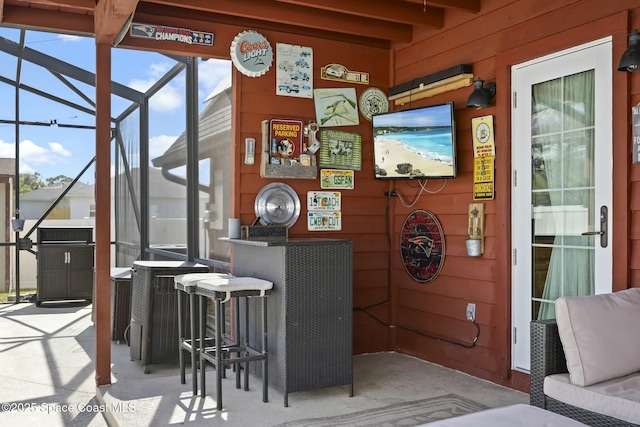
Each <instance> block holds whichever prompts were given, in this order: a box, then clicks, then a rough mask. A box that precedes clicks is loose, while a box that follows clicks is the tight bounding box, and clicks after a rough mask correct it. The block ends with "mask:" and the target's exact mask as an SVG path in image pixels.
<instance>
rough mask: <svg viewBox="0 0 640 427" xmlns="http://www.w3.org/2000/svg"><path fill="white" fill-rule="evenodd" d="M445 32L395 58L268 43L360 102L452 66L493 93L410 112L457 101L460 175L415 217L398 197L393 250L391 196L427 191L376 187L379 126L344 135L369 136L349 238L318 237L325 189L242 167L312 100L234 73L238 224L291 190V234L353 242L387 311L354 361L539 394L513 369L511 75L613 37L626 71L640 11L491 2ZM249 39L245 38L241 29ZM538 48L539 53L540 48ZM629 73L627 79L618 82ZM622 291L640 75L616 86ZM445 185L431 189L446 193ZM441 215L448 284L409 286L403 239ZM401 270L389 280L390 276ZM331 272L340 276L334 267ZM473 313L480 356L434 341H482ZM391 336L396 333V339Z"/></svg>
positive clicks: (638, 247) (362, 334) (629, 268)
mask: <svg viewBox="0 0 640 427" xmlns="http://www.w3.org/2000/svg"><path fill="white" fill-rule="evenodd" d="M446 13H447V18H446V20H445V21H446V27H445V28H444V29H440V30H424V31H419V32H416V33H415V34H414V41H413V42H412V43H411V44H408V45H398V46H395V47H394V48H393V49H392V50H391V51H388V50H386V49H382V48H373V47H363V46H360V45H357V44H350V43H345V42H339V41H333V40H328V39H318V38H311V37H302V36H295V35H291V34H284V33H272V32H263V35H265V36H266V37H267V38H268V39H269V41H270V43H271V44H272V46H273V47H274V49H275V44H276V43H278V42H280V43H289V44H296V45H302V46H309V47H312V48H313V61H314V63H313V74H314V87H316V88H319V87H355V88H356V91H357V94H358V95H359V94H360V93H361V92H362V91H363V90H365V89H366V88H367V87H370V86H373V87H379V88H382V89H383V90H387V89H388V88H389V86H394V85H398V84H402V83H406V82H408V81H410V80H412V79H414V78H417V77H422V76H425V75H428V74H431V73H433V72H436V71H440V70H443V69H446V68H449V67H451V66H454V65H458V64H463V63H468V64H472V65H473V70H474V75H475V76H476V77H480V78H482V79H483V80H485V81H495V82H496V83H497V85H498V94H497V96H496V98H495V101H494V106H492V107H491V108H488V109H485V110H481V111H476V110H470V109H467V108H464V105H465V104H466V99H467V97H468V96H469V94H470V93H471V87H469V88H463V89H459V90H455V91H452V92H448V93H446V94H441V95H437V96H435V97H432V98H427V99H423V100H420V101H416V102H414V103H412V105H405V106H403V108H407V107H418V106H423V105H430V104H436V103H441V102H446V101H453V102H455V104H456V106H457V111H456V121H457V129H456V130H457V136H458V138H457V140H458V177H457V178H456V179H452V180H448V181H447V182H446V186H445V187H444V188H443V189H442V190H441V191H439V192H437V193H435V194H428V195H424V194H423V195H422V196H421V197H420V198H419V199H418V200H417V202H416V203H415V205H413V206H412V207H405V206H403V204H402V203H400V201H399V199H398V198H397V197H394V198H392V199H391V201H390V204H389V206H388V208H389V212H390V215H389V218H390V223H389V227H390V229H391V235H390V236H391V237H390V240H389V241H388V239H387V233H386V229H387V224H386V220H387V203H388V199H387V197H385V196H384V192H385V191H388V190H389V189H390V188H391V187H393V188H394V189H395V191H398V192H400V193H402V194H403V195H404V196H405V198H406V199H408V200H412V199H413V196H414V194H415V193H416V188H415V184H413V185H411V184H408V183H406V182H400V181H395V182H393V181H391V182H387V181H377V180H374V179H373V160H372V152H371V129H370V123H369V122H368V121H367V120H366V119H364V118H363V117H362V116H361V117H360V125H359V126H357V127H348V128H341V129H342V130H347V131H355V132H360V133H362V135H363V159H362V170H361V171H359V172H356V173H355V189H354V190H343V191H342V196H343V208H342V212H343V229H342V231H341V232H335V233H329V232H309V231H307V229H306V222H305V220H304V218H305V214H306V206H305V201H306V199H305V197H306V193H307V191H309V190H319V189H320V184H319V180H318V179H316V180H300V179H290V180H274V179H264V178H261V177H260V175H259V165H258V163H256V164H255V165H251V166H248V165H244V164H243V163H242V159H243V158H244V144H243V143H241V141H244V138H245V137H254V138H256V141H258V144H257V146H258V147H260V141H261V136H260V122H261V121H262V120H264V119H269V118H272V117H279V118H302V119H304V120H305V121H308V120H310V119H314V116H315V113H314V106H313V100H311V99H302V98H293V97H283V96H276V95H275V85H276V82H275V72H274V70H271V71H269V72H268V73H267V74H266V75H265V76H263V77H261V78H249V77H245V76H243V75H241V74H239V73H238V72H237V71H234V73H235V74H234V102H235V104H234V117H235V118H234V124H235V127H234V130H233V135H234V144H235V150H234V152H235V154H236V157H235V158H234V159H233V162H234V165H235V171H234V180H233V181H234V188H235V190H234V202H233V208H232V215H234V216H240V217H241V219H242V223H243V224H247V223H250V222H252V221H253V220H254V219H255V214H254V207H253V206H254V200H255V197H256V195H257V193H258V191H259V190H260V189H261V188H262V187H263V186H264V185H266V184H268V183H270V182H274V181H282V182H286V183H287V184H289V185H291V186H292V187H293V188H294V189H295V190H296V191H297V193H298V194H299V196H300V199H301V201H302V211H301V219H300V220H298V222H297V223H296V224H295V225H294V226H293V227H292V228H291V229H290V230H289V234H290V236H293V237H327V238H344V239H351V240H352V241H353V244H354V273H353V279H354V280H353V283H354V306H355V307H362V306H368V305H371V304H376V303H379V302H386V301H387V297H388V296H390V297H391V301H390V302H388V303H384V304H381V305H379V306H376V307H375V308H373V309H371V310H369V313H370V314H371V315H373V316H375V317H376V318H377V319H378V320H376V318H374V317H372V316H369V315H367V314H366V313H364V312H362V311H356V312H354V351H355V353H366V352H376V351H389V350H395V351H399V352H403V353H408V354H412V355H415V356H417V357H420V358H423V359H426V360H430V361H433V362H436V363H439V364H442V365H444V366H448V367H452V368H454V369H458V370H461V371H464V372H467V373H470V374H472V375H475V376H478V377H481V378H485V379H488V380H490V381H494V382H497V383H501V384H505V385H508V386H511V387H515V388H519V389H522V390H527V389H528V376H527V375H523V374H521V373H517V372H512V371H511V368H510V366H511V362H510V351H511V347H510V331H511V324H510V316H511V313H510V298H511V290H510V289H511V281H510V271H511V265H510V258H511V256H510V253H511V247H510V239H511V236H510V180H511V179H510V173H511V172H510V171H511V169H510V168H511V166H510V156H511V150H510V144H511V142H510V127H509V121H510V98H509V93H510V84H509V77H510V71H509V66H510V65H513V64H517V63H519V62H524V61H526V60H528V59H533V58H535V57H538V56H542V55H544V54H547V53H551V52H553V51H556V50H561V49H563V48H568V47H571V46H573V45H576V44H580V43H584V42H587V41H590V40H594V39H597V38H601V37H604V36H607V35H613V43H614V61H616V62H617V58H619V56H620V55H621V54H622V52H623V51H624V49H626V43H627V39H626V34H627V33H628V32H630V31H631V30H632V29H633V28H636V27H640V7H639V6H638V2H637V0H616V1H610V2H601V1H600V0H558V1H554V2H548V1H542V0H483V2H482V11H481V12H480V13H478V14H475V15H472V14H469V13H466V12H461V11H456V10H453V9H451V10H447V12H446ZM239 31H241V30H239ZM529 49H530V50H529ZM329 63H339V64H343V65H345V66H346V67H347V68H349V69H350V70H353V71H363V72H368V73H370V80H371V84H370V85H369V86H365V85H351V84H345V83H338V82H330V81H325V80H321V79H320V67H321V66H323V65H327V64H329ZM616 73H617V72H616ZM614 92H615V93H614V99H615V100H616V101H615V105H614V117H615V118H614V139H615V142H614V146H615V148H614V153H613V155H614V165H615V171H614V181H615V184H614V185H615V188H616V191H615V196H614V205H615V206H614V212H615V215H616V218H615V221H616V230H614V236H613V241H614V246H615V249H614V259H615V261H614V262H615V263H614V271H615V272H614V283H615V284H614V289H616V290H617V289H623V288H626V287H628V286H640V243H638V242H640V171H639V169H638V166H636V165H631V164H630V144H631V143H630V132H629V123H628V120H629V119H630V107H631V105H636V104H638V102H640V73H637V74H634V75H631V74H629V73H618V74H616V75H614ZM488 114H491V115H493V116H494V123H495V127H496V154H497V157H496V171H495V179H496V197H495V200H493V201H487V202H485V214H486V246H485V253H484V255H483V256H482V257H479V258H470V257H468V256H467V255H466V250H465V244H464V240H465V239H466V237H467V209H468V204H469V203H471V202H473V195H472V181H473V179H472V170H473V165H472V160H473V154H472V150H471V148H472V140H471V119H472V118H473V117H477V116H484V115H488ZM443 184H444V181H442V180H432V181H429V182H428V183H427V188H428V189H429V190H432V191H437V190H439V189H440V188H441V187H442V186H443ZM416 209H426V210H429V211H431V212H433V213H434V214H435V215H436V216H437V217H438V219H439V220H440V222H441V224H442V227H443V229H444V233H445V239H446V254H445V262H444V266H443V268H442V270H441V272H440V274H439V276H438V277H437V278H436V279H435V280H433V281H432V282H429V283H418V282H416V281H414V280H412V279H411V278H410V276H408V275H407V274H406V273H405V271H404V268H403V266H402V263H401V260H400V254H399V232H400V229H401V226H402V224H403V222H404V220H405V218H406V217H407V215H408V214H409V213H411V212H412V211H413V210H416ZM389 263H390V264H391V271H390V273H389V271H388V268H387V267H388V265H389ZM327 268H330V266H327ZM470 301H471V302H475V303H476V307H477V320H478V322H479V324H480V326H481V334H480V338H479V340H478V343H477V345H476V346H475V347H474V348H464V347H462V346H459V345H455V344H452V343H448V342H445V341H442V340H437V339H433V338H428V337H425V336H423V335H420V334H418V333H415V332H410V331H407V329H411V330H415V331H419V332H420V333H422V334H427V335H430V336H435V337H440V338H443V339H445V340H450V341H454V342H458V343H462V344H468V343H470V342H471V341H472V340H473V338H474V336H475V332H476V331H475V328H474V326H473V324H472V323H470V322H469V321H467V320H466V319H465V308H466V305H467V302H470ZM388 325H394V326H396V327H395V328H390V327H388Z"/></svg>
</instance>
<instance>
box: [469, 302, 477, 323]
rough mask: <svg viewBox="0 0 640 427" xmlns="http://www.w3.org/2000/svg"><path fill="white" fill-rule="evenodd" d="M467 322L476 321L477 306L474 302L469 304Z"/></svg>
mask: <svg viewBox="0 0 640 427" xmlns="http://www.w3.org/2000/svg"><path fill="white" fill-rule="evenodd" d="M467 320H471V321H474V320H476V305H475V304H474V303H472V302H470V303H469V304H467Z"/></svg>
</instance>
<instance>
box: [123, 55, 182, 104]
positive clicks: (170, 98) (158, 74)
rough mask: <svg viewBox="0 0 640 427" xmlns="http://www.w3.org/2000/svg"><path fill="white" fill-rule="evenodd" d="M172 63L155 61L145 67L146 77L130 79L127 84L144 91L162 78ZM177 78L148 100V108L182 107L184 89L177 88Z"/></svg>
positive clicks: (178, 84) (178, 83)
mask: <svg viewBox="0 0 640 427" xmlns="http://www.w3.org/2000/svg"><path fill="white" fill-rule="evenodd" d="M171 67H172V65H171V64H169V63H167V62H156V63H153V64H151V65H149V66H148V67H147V72H146V74H147V78H145V79H134V80H131V81H130V82H129V83H128V84H127V86H129V87H130V88H132V89H135V90H137V91H140V92H146V91H147V90H148V89H149V88H151V86H153V85H154V84H156V82H157V81H158V80H159V79H160V78H162V77H163V76H164V75H165V74H166V73H167V72H168V71H169V70H170V69H171ZM177 80H179V79H178V78H176V79H173V80H172V81H171V82H169V84H167V85H165V86H164V87H163V88H162V89H160V90H159V91H158V93H156V94H155V95H153V96H152V97H151V99H150V100H149V108H150V109H151V110H153V111H157V112H171V111H175V110H178V109H180V108H182V106H183V104H184V90H183V89H182V88H179V86H180V82H178V81H177Z"/></svg>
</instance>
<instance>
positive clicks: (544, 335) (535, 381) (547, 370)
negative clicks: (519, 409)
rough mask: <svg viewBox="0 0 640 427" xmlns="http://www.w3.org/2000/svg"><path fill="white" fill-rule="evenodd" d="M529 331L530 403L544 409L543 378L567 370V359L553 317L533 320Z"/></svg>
mask: <svg viewBox="0 0 640 427" xmlns="http://www.w3.org/2000/svg"><path fill="white" fill-rule="evenodd" d="M530 333H531V335H530V336H531V342H530V345H531V369H530V378H531V389H530V392H529V398H530V403H531V405H533V406H538V407H540V408H545V409H546V406H547V405H546V399H545V395H544V378H545V377H546V376H547V375H552V374H561V373H566V372H568V370H567V360H566V359H565V356H564V351H563V349H562V343H561V342H560V336H559V335H558V325H557V324H556V321H555V319H550V320H533V321H532V322H531V325H530Z"/></svg>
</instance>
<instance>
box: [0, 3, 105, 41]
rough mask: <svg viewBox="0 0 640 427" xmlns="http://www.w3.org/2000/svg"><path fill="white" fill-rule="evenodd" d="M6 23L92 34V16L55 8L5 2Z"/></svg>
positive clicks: (39, 28)
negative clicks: (30, 6) (14, 4)
mask: <svg viewBox="0 0 640 427" xmlns="http://www.w3.org/2000/svg"><path fill="white" fill-rule="evenodd" d="M2 22H3V23H4V24H7V25H16V26H19V27H24V28H33V29H36V30H40V31H53V32H56V33H57V32H60V33H67V34H80V35H93V18H92V17H91V16H89V15H79V14H77V13H67V12H61V11H57V10H45V9H34V8H29V7H22V6H13V5H9V4H5V5H4V8H3V21H2Z"/></svg>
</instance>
